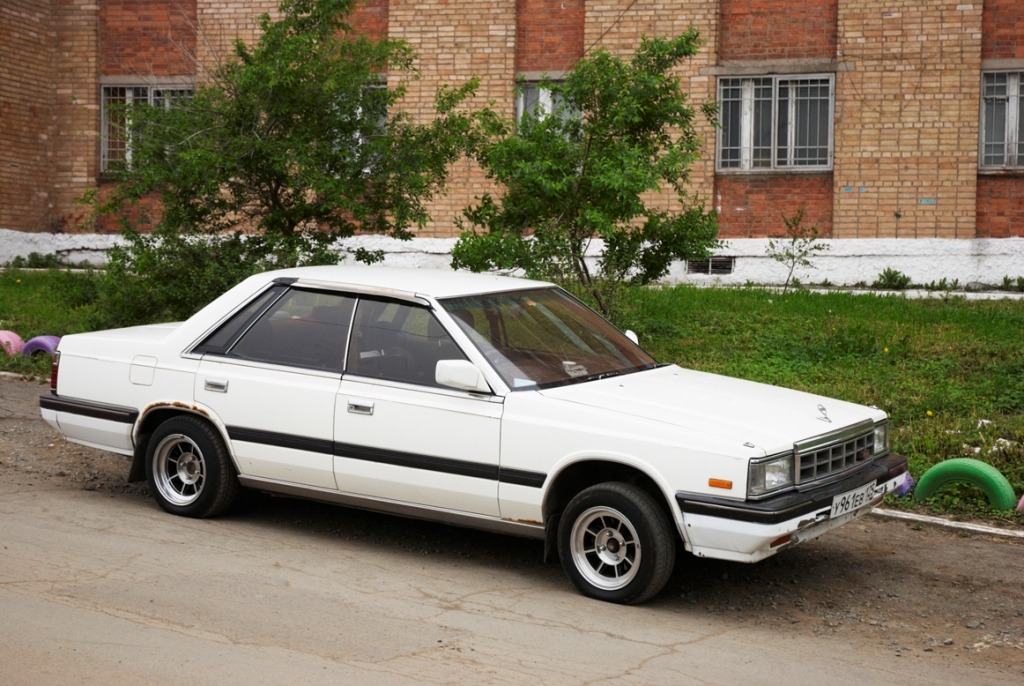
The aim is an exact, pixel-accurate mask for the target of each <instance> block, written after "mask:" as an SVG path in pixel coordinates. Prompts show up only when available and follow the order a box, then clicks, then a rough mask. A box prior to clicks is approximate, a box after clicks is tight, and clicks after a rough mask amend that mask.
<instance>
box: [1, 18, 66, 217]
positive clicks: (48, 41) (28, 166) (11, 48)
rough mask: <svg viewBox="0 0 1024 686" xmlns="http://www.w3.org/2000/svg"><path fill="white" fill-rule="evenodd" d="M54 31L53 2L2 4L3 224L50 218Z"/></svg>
mask: <svg viewBox="0 0 1024 686" xmlns="http://www.w3.org/2000/svg"><path fill="white" fill-rule="evenodd" d="M53 39H54V35H53V32H52V14H51V12H50V6H49V3H39V2H38V0H10V1H7V2H4V3H3V5H0V155H2V156H0V228H3V229H19V230H23V231H45V230H47V229H48V228H49V224H50V209H49V208H50V203H51V198H50V165H51V155H50V146H49V140H50V139H51V138H52V137H53V131H54V128H53V127H54V117H53V112H52V109H51V108H52V105H53V99H54V97H55V94H54V91H53V83H52V81H51V73H52V68H51V67H52V61H53V51H52V50H51V45H52V41H53Z"/></svg>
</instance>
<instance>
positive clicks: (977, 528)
mask: <svg viewBox="0 0 1024 686" xmlns="http://www.w3.org/2000/svg"><path fill="white" fill-rule="evenodd" d="M871 514H873V515H877V516H879V517H887V518H889V519H902V520H904V521H908V522H917V523H919V524H931V525H933V526H941V527H946V528H947V529H955V530H957V531H970V532H972V533H977V534H988V535H990V536H1004V537H1006V538H1020V539H1024V531H1021V530H1019V529H1000V528H999V527H995V526H988V525H987V524H972V523H970V522H954V521H951V520H949V519H943V518H941V517H930V516H928V515H920V514H915V513H913V512H901V511H899V510H887V509H883V508H875V509H874V510H872V511H871Z"/></svg>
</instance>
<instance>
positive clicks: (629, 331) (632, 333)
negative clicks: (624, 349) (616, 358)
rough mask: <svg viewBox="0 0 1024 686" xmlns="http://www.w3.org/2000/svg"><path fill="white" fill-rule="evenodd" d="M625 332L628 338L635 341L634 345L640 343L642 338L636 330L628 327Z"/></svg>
mask: <svg viewBox="0 0 1024 686" xmlns="http://www.w3.org/2000/svg"><path fill="white" fill-rule="evenodd" d="M624 333H625V334H626V338H628V339H629V340H631V341H633V345H640V339H639V338H638V337H637V335H636V332H635V331H633V330H632V329H626V331H625V332H624Z"/></svg>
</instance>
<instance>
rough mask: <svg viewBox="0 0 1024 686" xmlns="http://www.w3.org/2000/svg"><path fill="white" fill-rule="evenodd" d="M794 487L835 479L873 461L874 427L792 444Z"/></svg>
mask: <svg viewBox="0 0 1024 686" xmlns="http://www.w3.org/2000/svg"><path fill="white" fill-rule="evenodd" d="M795 447H796V469H797V474H798V475H799V476H798V478H797V483H798V484H807V483H810V482H816V481H824V480H828V479H830V478H831V477H837V476H839V475H841V474H843V473H845V472H847V471H849V470H851V469H853V468H854V467H856V466H857V465H860V464H864V463H867V462H870V461H871V460H872V459H873V458H874V457H875V426H874V424H873V423H872V422H870V421H867V422H864V423H862V424H858V425H856V426H853V427H849V428H847V429H844V430H842V431H838V432H834V433H831V434H825V435H823V436H817V437H815V438H812V439H809V440H807V441H801V442H800V443H797V444H796V446H795Z"/></svg>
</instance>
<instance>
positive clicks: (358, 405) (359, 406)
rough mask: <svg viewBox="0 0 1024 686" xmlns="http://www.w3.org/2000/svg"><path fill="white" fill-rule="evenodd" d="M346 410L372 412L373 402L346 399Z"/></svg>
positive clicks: (363, 412) (354, 412)
mask: <svg viewBox="0 0 1024 686" xmlns="http://www.w3.org/2000/svg"><path fill="white" fill-rule="evenodd" d="M348 411H349V412H351V413H352V414H365V415H372V414H373V403H371V402H360V401H356V400H349V401H348Z"/></svg>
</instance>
